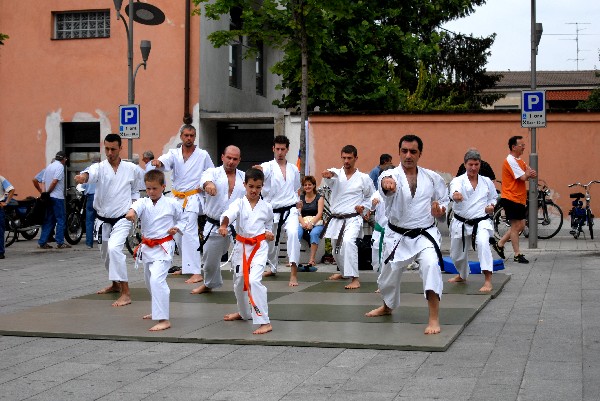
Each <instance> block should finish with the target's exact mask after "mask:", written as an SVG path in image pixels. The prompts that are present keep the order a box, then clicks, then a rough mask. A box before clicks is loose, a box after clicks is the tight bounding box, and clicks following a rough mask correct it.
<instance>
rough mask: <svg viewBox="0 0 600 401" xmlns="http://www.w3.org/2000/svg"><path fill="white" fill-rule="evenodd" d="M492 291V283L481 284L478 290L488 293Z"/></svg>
mask: <svg viewBox="0 0 600 401" xmlns="http://www.w3.org/2000/svg"><path fill="white" fill-rule="evenodd" d="M492 289H493V288H492V283H483V287H481V288H480V289H479V292H490V291H492Z"/></svg>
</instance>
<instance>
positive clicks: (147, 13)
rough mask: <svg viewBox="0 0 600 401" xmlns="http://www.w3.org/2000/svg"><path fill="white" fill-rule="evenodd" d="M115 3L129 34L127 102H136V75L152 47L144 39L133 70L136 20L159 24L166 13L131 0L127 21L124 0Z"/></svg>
mask: <svg viewBox="0 0 600 401" xmlns="http://www.w3.org/2000/svg"><path fill="white" fill-rule="evenodd" d="M113 3H114V4H115V10H116V12H117V20H119V19H120V20H121V21H123V25H124V26H125V33H126V34H127V104H134V102H135V77H136V75H137V72H138V70H139V68H140V67H141V66H144V69H146V62H147V61H148V56H150V49H151V47H152V45H151V43H150V41H149V40H142V41H141V43H140V50H141V52H142V60H143V61H142V62H141V63H139V64H138V65H137V67H136V69H135V72H134V70H133V25H134V22H139V23H140V24H144V25H159V24H162V23H163V22H164V21H165V14H164V13H163V12H162V11H161V10H160V9H159V8H158V7H155V6H153V5H151V4H148V3H140V2H139V1H138V2H136V3H134V2H133V0H129V5H128V6H126V7H125V13H126V14H127V15H128V16H129V23H127V21H125V18H124V17H123V15H122V14H121V6H122V5H123V0H113ZM127 158H128V159H129V160H131V159H132V158H133V139H128V140H127Z"/></svg>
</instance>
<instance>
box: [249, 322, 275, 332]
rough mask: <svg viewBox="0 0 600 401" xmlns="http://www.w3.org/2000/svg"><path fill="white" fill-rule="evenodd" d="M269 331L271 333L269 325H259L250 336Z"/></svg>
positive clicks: (271, 329)
mask: <svg viewBox="0 0 600 401" xmlns="http://www.w3.org/2000/svg"><path fill="white" fill-rule="evenodd" d="M269 331H273V326H271V323H267V324H261V325H260V327H259V328H258V329H256V330H254V331H253V332H252V334H266V333H268V332H269Z"/></svg>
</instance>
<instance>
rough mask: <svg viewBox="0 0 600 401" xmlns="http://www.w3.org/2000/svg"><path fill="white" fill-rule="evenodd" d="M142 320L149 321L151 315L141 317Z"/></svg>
mask: <svg viewBox="0 0 600 401" xmlns="http://www.w3.org/2000/svg"><path fill="white" fill-rule="evenodd" d="M142 319H144V320H150V319H152V314H150V315H144V316H142Z"/></svg>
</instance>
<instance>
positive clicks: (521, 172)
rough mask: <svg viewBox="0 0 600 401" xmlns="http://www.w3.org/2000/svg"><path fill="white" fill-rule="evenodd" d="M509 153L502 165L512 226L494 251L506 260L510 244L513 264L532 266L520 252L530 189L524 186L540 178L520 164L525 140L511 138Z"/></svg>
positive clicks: (506, 207)
mask: <svg viewBox="0 0 600 401" xmlns="http://www.w3.org/2000/svg"><path fill="white" fill-rule="evenodd" d="M508 149H509V150H510V153H509V154H508V156H507V157H506V159H505V160H504V163H502V194H501V196H502V206H503V207H504V212H505V213H506V219H507V220H508V221H509V222H510V230H508V231H507V232H506V233H505V234H504V235H503V236H502V238H500V240H499V241H498V242H497V243H495V244H494V249H495V250H496V252H498V254H499V255H500V256H501V257H502V259H505V256H504V244H506V242H507V241H508V240H510V243H511V244H512V247H513V251H514V252H515V256H514V261H515V262H518V263H529V261H528V260H527V259H525V256H524V255H523V254H522V253H520V251H519V233H521V232H522V231H523V229H524V228H525V217H526V216H527V207H526V203H527V186H526V185H525V182H526V181H527V180H528V179H530V178H535V177H537V172H536V171H535V170H533V169H531V168H530V167H528V166H527V165H526V164H525V162H524V161H523V160H521V155H523V151H524V150H525V141H524V140H523V137H522V136H513V137H511V138H510V139H509V140H508Z"/></svg>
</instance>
